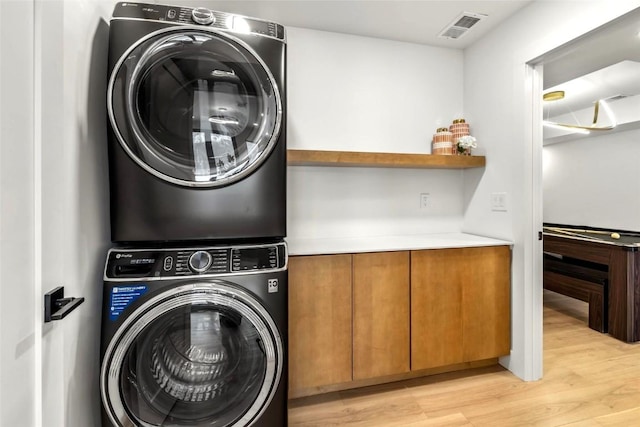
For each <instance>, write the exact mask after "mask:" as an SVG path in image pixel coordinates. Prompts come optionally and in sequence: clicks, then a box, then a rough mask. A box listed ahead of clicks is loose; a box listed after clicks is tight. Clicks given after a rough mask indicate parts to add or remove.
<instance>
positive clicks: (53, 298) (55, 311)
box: [44, 286, 84, 323]
mask: <svg viewBox="0 0 640 427" xmlns="http://www.w3.org/2000/svg"><path fill="white" fill-rule="evenodd" d="M83 302H84V297H80V298H74V297H69V298H65V297H64V286H58V287H57V288H55V289H53V290H52V291H49V292H47V293H46V294H44V321H45V323H47V322H51V321H53V320H61V319H64V318H65V317H67V314H69V313H71V312H72V311H73V310H75V309H76V308H77V307H78V306H79V305H80V304H82V303H83Z"/></svg>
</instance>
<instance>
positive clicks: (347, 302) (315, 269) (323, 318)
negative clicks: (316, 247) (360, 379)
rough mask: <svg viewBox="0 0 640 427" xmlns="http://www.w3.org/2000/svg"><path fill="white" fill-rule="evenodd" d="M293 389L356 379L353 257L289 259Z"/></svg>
mask: <svg viewBox="0 0 640 427" xmlns="http://www.w3.org/2000/svg"><path fill="white" fill-rule="evenodd" d="M289 283H290V286H289V389H290V390H291V391H292V392H293V393H292V395H295V393H297V392H298V391H299V390H304V389H310V388H316V387H320V386H324V385H328V384H337V383H343V382H347V381H351V379H352V370H351V364H352V341H351V340H352V330H351V325H352V315H351V306H352V301H351V255H323V256H302V257H291V258H290V259H289Z"/></svg>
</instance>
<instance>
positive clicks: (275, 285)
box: [267, 279, 278, 294]
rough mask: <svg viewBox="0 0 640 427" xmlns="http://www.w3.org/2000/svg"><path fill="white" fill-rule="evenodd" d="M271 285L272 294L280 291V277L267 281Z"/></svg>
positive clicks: (270, 291)
mask: <svg viewBox="0 0 640 427" xmlns="http://www.w3.org/2000/svg"><path fill="white" fill-rule="evenodd" d="M267 284H268V287H269V293H270V294H272V293H274V292H278V279H269V280H268V281H267Z"/></svg>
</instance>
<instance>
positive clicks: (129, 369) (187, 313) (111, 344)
mask: <svg viewBox="0 0 640 427" xmlns="http://www.w3.org/2000/svg"><path fill="white" fill-rule="evenodd" d="M286 337H287V252H286V245H285V244H284V243H277V244H267V245H236V246H209V247H186V248H183V247H176V248H163V249H153V248H144V249H141V248H139V249H112V250H110V251H109V253H108V256H107V262H106V267H105V272H104V298H103V316H102V341H101V342H102V345H101V373H100V391H101V396H102V407H103V426H105V427H106V426H122V427H125V426H126V427H130V426H161V425H162V426H218V427H226V426H234V427H241V426H260V427H283V426H286V425H287V359H286V347H287V340H286Z"/></svg>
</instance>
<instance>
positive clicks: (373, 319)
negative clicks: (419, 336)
mask: <svg viewBox="0 0 640 427" xmlns="http://www.w3.org/2000/svg"><path fill="white" fill-rule="evenodd" d="M409 320H410V318H409V252H379V253H363V254H356V255H353V379H354V380H361V379H367V378H374V377H381V376H385V375H392V374H399V373H403V372H408V371H409Z"/></svg>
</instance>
